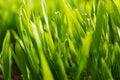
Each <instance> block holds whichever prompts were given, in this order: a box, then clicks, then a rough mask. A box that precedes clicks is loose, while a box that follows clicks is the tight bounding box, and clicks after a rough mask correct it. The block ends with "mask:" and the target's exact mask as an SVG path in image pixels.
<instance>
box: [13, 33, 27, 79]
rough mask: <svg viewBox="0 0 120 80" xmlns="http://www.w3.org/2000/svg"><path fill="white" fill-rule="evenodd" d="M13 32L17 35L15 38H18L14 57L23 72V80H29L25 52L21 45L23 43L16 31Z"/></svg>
mask: <svg viewBox="0 0 120 80" xmlns="http://www.w3.org/2000/svg"><path fill="white" fill-rule="evenodd" d="M12 34H13V36H14V37H15V39H16V40H17V42H16V43H15V53H14V51H12V55H13V58H14V60H15V62H16V64H17V65H18V67H19V69H20V71H21V73H22V76H23V80H28V74H27V68H26V67H27V64H26V60H25V53H24V52H23V49H22V48H21V45H22V44H23V43H22V41H21V40H20V39H19V37H18V35H17V34H16V33H15V32H14V31H12ZM20 43H21V45H20Z"/></svg>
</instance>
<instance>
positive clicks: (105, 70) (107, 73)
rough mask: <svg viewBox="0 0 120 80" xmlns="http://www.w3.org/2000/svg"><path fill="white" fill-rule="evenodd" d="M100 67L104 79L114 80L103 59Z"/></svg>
mask: <svg viewBox="0 0 120 80" xmlns="http://www.w3.org/2000/svg"><path fill="white" fill-rule="evenodd" d="M101 66H102V68H103V71H104V73H105V74H106V76H105V77H107V79H108V80H114V79H113V77H112V74H111V71H110V69H109V67H108V66H107V64H106V63H105V60H104V59H103V58H101Z"/></svg>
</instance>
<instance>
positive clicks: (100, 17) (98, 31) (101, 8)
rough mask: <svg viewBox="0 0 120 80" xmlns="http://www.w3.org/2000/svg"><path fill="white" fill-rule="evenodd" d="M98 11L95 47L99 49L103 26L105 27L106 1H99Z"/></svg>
mask: <svg viewBox="0 0 120 80" xmlns="http://www.w3.org/2000/svg"><path fill="white" fill-rule="evenodd" d="M97 9H98V11H97V17H96V18H97V19H96V28H95V33H94V35H93V36H94V40H93V41H94V42H93V44H94V48H96V49H99V44H100V39H101V35H102V27H103V21H104V20H103V19H104V14H105V3H104V1H102V0H100V1H99V3H98V8H97Z"/></svg>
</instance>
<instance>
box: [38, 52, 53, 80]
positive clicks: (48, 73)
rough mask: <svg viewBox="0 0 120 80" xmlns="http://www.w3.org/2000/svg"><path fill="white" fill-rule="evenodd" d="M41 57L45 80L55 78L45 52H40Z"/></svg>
mask: <svg viewBox="0 0 120 80" xmlns="http://www.w3.org/2000/svg"><path fill="white" fill-rule="evenodd" d="M40 59H41V68H42V75H43V79H44V80H54V78H53V76H52V73H51V71H50V68H49V66H48V63H47V60H46V58H45V56H44V54H43V53H40Z"/></svg>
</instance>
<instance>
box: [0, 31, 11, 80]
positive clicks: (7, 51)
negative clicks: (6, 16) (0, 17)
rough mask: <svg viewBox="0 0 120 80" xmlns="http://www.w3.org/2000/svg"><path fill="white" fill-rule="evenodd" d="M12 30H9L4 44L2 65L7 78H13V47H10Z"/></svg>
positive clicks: (7, 79) (6, 79)
mask: <svg viewBox="0 0 120 80" xmlns="http://www.w3.org/2000/svg"><path fill="white" fill-rule="evenodd" d="M10 38H11V37H10V32H9V31H7V33H6V36H5V39H4V42H3V46H2V52H1V54H2V67H3V76H4V79H5V80H11V64H12V63H11V61H12V56H11V48H10V46H11V45H10Z"/></svg>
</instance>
